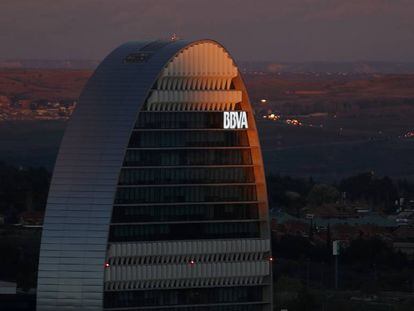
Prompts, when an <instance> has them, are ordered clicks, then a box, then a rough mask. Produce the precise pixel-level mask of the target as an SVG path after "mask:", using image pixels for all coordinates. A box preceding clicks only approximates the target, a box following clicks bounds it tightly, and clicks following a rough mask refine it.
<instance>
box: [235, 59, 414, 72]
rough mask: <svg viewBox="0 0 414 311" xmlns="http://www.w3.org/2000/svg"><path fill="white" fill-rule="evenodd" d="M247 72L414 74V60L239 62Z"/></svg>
mask: <svg viewBox="0 0 414 311" xmlns="http://www.w3.org/2000/svg"><path fill="white" fill-rule="evenodd" d="M238 65H239V67H241V68H242V69H243V70H244V71H246V72H264V73H277V72H282V73H283V72H290V73H303V72H320V73H327V72H331V73H341V72H342V73H354V74H356V73H362V74H373V73H380V74H413V73H414V62H411V63H397V62H303V63H284V62H281V63H278V62H243V61H241V62H238Z"/></svg>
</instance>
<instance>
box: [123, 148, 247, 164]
mask: <svg viewBox="0 0 414 311" xmlns="http://www.w3.org/2000/svg"><path fill="white" fill-rule="evenodd" d="M242 164H244V165H249V164H252V158H251V154H250V150H249V149H207V150H206V149H199V150H197V149H194V150H127V153H126V155H125V159H124V165H125V166H152V165H153V166H158V165H242Z"/></svg>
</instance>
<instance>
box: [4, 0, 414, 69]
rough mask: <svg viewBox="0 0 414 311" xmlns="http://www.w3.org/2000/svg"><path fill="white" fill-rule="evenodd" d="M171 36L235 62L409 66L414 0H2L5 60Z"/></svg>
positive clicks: (98, 53) (94, 53) (83, 52)
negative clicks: (204, 41) (223, 50)
mask: <svg viewBox="0 0 414 311" xmlns="http://www.w3.org/2000/svg"><path fill="white" fill-rule="evenodd" d="M174 32H176V33H178V35H179V36H180V37H182V38H184V39H200V38H212V39H216V40H218V41H220V42H221V43H223V44H224V45H225V46H226V47H227V48H228V49H229V50H230V51H231V52H232V54H233V56H234V57H235V58H237V59H239V60H272V61H309V60H311V61H353V60H382V61H414V0H263V1H261V0H255V1H253V0H242V1H237V0H233V1H227V0H208V1H204V0H165V1H163V0H150V1H146V0H101V1H98V0H70V1H67V0H0V58H2V59H4V58H30V59H33V58H40V59H67V58H79V59H101V58H102V57H103V56H105V55H106V54H107V53H108V52H109V51H110V50H112V49H113V48H114V47H116V46H117V45H119V44H120V43H122V42H124V41H128V40H140V39H148V38H165V37H169V36H170V35H171V34H172V33H174Z"/></svg>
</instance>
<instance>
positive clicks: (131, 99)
mask: <svg viewBox="0 0 414 311" xmlns="http://www.w3.org/2000/svg"><path fill="white" fill-rule="evenodd" d="M270 256H271V255H270V241H269V218H268V206H267V194H266V184H265V176H264V170H263V162H262V156H261V151H260V145H259V139H258V135H257V131H256V126H255V121H254V116H253V111H252V108H251V105H250V103H249V99H248V96H247V93H246V89H245V86H244V84H243V81H242V79H241V76H240V72H239V71H238V69H237V67H236V65H235V64H234V61H233V60H232V58H231V57H230V55H229V54H228V52H227V51H226V50H225V49H224V48H223V47H222V46H221V45H219V44H218V43H216V42H214V41H211V40H201V41H194V42H185V41H155V42H131V43H126V44H124V45H122V46H120V47H119V48H117V49H116V50H114V51H113V52H112V53H111V54H110V55H109V56H108V57H106V58H105V59H104V61H103V62H102V63H101V64H100V65H99V67H98V68H97V69H96V72H95V73H94V74H93V76H92V77H91V78H90V80H89V81H88V83H87V85H86V86H85V89H84V90H83V92H82V94H81V96H80V99H79V104H78V107H77V108H76V110H75V112H74V114H73V116H72V118H71V120H70V122H69V124H68V126H67V129H66V132H65V135H64V138H63V141H62V144H61V147H60V151H59V154H58V158H57V162H56V166H55V170H54V173H53V178H52V183H51V188H50V192H49V198H48V203H47V209H46V216H45V221H44V227H43V235H42V244H41V252H40V262H39V277H38V294H37V308H38V309H37V310H38V311H45V310H53V311H61V310H153V311H155V310H157V311H158V310H174V311H177V310H183V311H210V310H212V311H213V310H214V311H256V310H269V311H270V310H271V300H272V293H271V257H270Z"/></svg>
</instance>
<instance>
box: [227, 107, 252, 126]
mask: <svg viewBox="0 0 414 311" xmlns="http://www.w3.org/2000/svg"><path fill="white" fill-rule="evenodd" d="M248 127H249V126H248V125H247V114H246V111H224V112H223V128H224V129H247V128H248Z"/></svg>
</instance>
